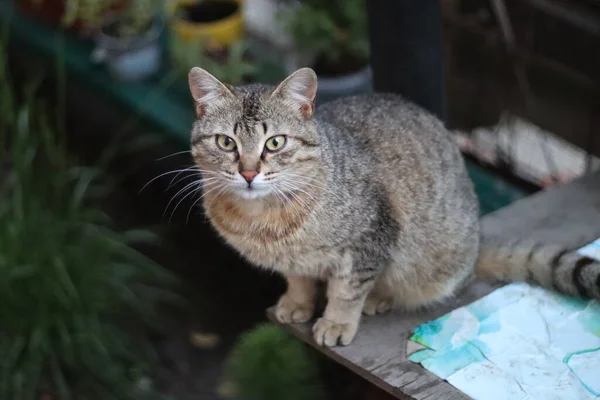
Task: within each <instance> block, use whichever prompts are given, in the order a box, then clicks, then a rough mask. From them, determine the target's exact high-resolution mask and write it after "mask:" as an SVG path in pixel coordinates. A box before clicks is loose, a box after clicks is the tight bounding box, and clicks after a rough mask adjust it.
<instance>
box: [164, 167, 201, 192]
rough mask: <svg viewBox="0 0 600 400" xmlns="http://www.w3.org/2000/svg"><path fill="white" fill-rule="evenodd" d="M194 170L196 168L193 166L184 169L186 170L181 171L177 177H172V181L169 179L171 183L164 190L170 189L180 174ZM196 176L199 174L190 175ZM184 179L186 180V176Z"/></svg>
mask: <svg viewBox="0 0 600 400" xmlns="http://www.w3.org/2000/svg"><path fill="white" fill-rule="evenodd" d="M194 169H196V168H195V167H194V166H191V167H187V168H186V169H184V170H183V171H181V172H179V173H178V174H177V175H175V176H174V177H173V179H171V182H169V185H168V186H167V189H166V190H169V189H170V188H171V186H173V181H175V179H177V177H178V176H179V175H181V174H182V173H184V172H187V171H193V170H194ZM198 174H199V172H196V173H193V174H191V176H197V175H198ZM186 178H187V176H186ZM178 182H179V181H178Z"/></svg>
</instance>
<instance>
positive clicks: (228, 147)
mask: <svg viewBox="0 0 600 400" xmlns="http://www.w3.org/2000/svg"><path fill="white" fill-rule="evenodd" d="M217 146H218V147H219V148H220V149H221V150H223V151H233V150H235V147H236V145H235V140H233V139H232V138H230V137H229V136H226V135H217Z"/></svg>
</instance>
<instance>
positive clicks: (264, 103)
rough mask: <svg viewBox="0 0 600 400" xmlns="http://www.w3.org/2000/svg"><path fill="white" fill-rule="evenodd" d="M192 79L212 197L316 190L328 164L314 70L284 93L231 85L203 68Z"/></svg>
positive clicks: (199, 160)
mask: <svg viewBox="0 0 600 400" xmlns="http://www.w3.org/2000/svg"><path fill="white" fill-rule="evenodd" d="M189 81H190V90H191V92H192V96H193V97H194V100H195V102H196V114H197V117H198V118H197V120H196V122H195V123H194V127H193V130H192V136H191V151H192V155H193V157H194V161H195V163H196V165H197V166H198V168H199V169H200V170H201V171H202V173H203V176H204V179H205V184H204V187H205V193H207V192H208V191H210V190H213V191H215V193H218V192H228V193H231V194H234V195H236V196H238V197H239V198H241V199H257V198H266V197H269V196H272V197H278V198H280V199H282V200H285V198H286V197H287V198H290V196H294V193H295V192H298V191H301V190H304V188H305V187H306V186H310V185H311V181H312V179H313V177H312V175H313V174H314V171H315V169H316V168H317V167H318V166H319V162H320V158H319V154H320V153H319V140H318V137H317V132H316V128H315V124H314V121H313V120H312V113H313V108H314V98H315V94H316V88H317V87H316V85H317V81H316V76H315V74H314V72H312V70H309V69H301V70H298V71H296V72H295V73H294V74H292V75H290V77H288V78H287V79H286V80H285V81H283V82H282V83H281V84H280V85H279V86H278V87H277V88H269V87H265V86H260V85H250V86H246V87H239V88H232V87H227V86H225V85H223V84H222V83H221V82H219V81H218V80H217V79H216V78H214V77H213V76H212V75H210V74H209V73H208V72H206V71H204V70H202V69H200V68H194V69H192V71H191V72H190V76H189Z"/></svg>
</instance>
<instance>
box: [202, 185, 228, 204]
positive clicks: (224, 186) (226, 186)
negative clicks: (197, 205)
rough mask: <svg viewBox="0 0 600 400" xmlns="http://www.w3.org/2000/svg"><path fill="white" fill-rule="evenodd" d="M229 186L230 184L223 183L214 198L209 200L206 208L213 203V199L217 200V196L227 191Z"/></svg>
mask: <svg viewBox="0 0 600 400" xmlns="http://www.w3.org/2000/svg"><path fill="white" fill-rule="evenodd" d="M230 186H231V185H230V184H228V183H225V184H224V185H223V187H222V189H221V190H219V192H218V193H217V195H216V196H215V198H214V199H212V201H211V202H210V204H209V205H208V206H207V208H210V207H211V206H212V205H213V203H214V202H215V201H217V199H218V198H219V197H221V196H222V195H223V194H224V193H225V192H226V191H227V189H229V187H230Z"/></svg>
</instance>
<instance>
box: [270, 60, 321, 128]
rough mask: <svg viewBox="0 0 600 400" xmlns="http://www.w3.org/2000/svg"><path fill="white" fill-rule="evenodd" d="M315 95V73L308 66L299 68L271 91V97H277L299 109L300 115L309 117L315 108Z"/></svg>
mask: <svg viewBox="0 0 600 400" xmlns="http://www.w3.org/2000/svg"><path fill="white" fill-rule="evenodd" d="M316 96H317V74H315V71H313V70H312V69H310V68H300V69H299V70H298V71H296V72H294V73H293V74H291V75H290V76H288V77H287V78H285V80H284V81H283V82H281V83H280V84H279V86H277V88H276V89H275V90H274V91H273V95H272V97H279V98H280V99H281V100H283V101H284V102H285V103H286V104H288V105H290V106H291V107H293V108H294V109H297V110H299V111H300V112H301V113H302V116H303V117H305V118H309V117H310V116H312V114H313V112H314V109H315V97H316Z"/></svg>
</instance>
